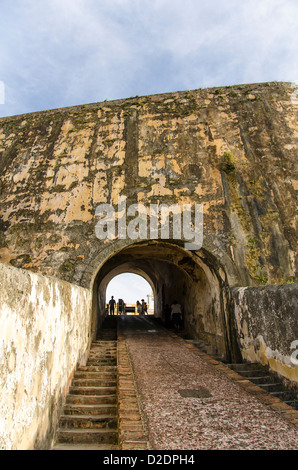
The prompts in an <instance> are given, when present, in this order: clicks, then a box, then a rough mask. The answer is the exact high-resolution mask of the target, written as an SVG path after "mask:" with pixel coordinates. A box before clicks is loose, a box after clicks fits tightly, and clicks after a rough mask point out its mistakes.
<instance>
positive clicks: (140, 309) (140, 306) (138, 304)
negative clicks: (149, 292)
mask: <svg viewBox="0 0 298 470" xmlns="http://www.w3.org/2000/svg"><path fill="white" fill-rule="evenodd" d="M137 314H138V315H142V305H141V302H139V301H138V300H137Z"/></svg>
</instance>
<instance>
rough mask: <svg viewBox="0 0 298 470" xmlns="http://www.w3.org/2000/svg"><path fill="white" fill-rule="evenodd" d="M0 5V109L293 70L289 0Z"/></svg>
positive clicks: (39, 0) (31, 0) (293, 76)
mask: <svg viewBox="0 0 298 470" xmlns="http://www.w3.org/2000/svg"><path fill="white" fill-rule="evenodd" d="M0 7H1V9H0V103H2V104H0V116H9V115H14V114H21V113H27V112H32V111H39V110H44V109H52V108H57V107H65V106H71V105H77V104H85V103H94V102H97V101H103V100H105V99H108V100H113V99H118V98H128V97H131V96H135V95H147V94H155V93H164V92H171V91H180V90H188V89H197V88H207V87H213V86H226V85H234V84H240V83H259V82H266V81H275V80H276V81H296V80H297V79H298V59H297V58H298V41H297V18H298V1H297V0H243V1H239V0H224V1H223V0H14V1H11V0H1V2H0ZM3 86H4V87H5V99H4V100H3V99H2V100H1V96H2V95H3V93H2V91H1V89H2V88H3ZM3 101H4V104H3Z"/></svg>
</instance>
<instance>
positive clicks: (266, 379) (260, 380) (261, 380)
mask: <svg viewBox="0 0 298 470" xmlns="http://www.w3.org/2000/svg"><path fill="white" fill-rule="evenodd" d="M249 380H250V381H251V382H253V383H255V384H256V385H259V384H269V383H272V377H271V376H270V375H261V376H259V377H249Z"/></svg>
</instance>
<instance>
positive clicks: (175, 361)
mask: <svg viewBox="0 0 298 470" xmlns="http://www.w3.org/2000/svg"><path fill="white" fill-rule="evenodd" d="M118 330H119V334H120V335H121V338H122V340H121V344H122V347H124V346H125V350H126V353H127V360H128V361H129V363H130V364H131V367H132V371H133V378H134V381H135V385H136V389H137V401H138V404H139V407H140V410H141V416H142V421H143V423H145V427H146V432H147V435H148V440H149V446H150V448H152V449H155V450H211V449H212V450H232V449H235V450H238V449H239V450H263V449H264V450H297V447H298V433H297V424H298V420H297V416H298V412H297V411H295V410H294V409H293V408H291V407H290V406H288V405H287V404H285V403H283V402H282V401H281V400H280V399H279V398H278V397H274V396H272V395H270V394H269V393H267V392H266V390H264V389H262V388H260V387H259V386H258V385H257V384H254V383H252V382H250V381H249V380H247V379H246V378H245V377H243V376H241V375H239V374H238V373H237V372H236V371H235V370H232V369H231V368H230V367H228V365H225V364H223V363H222V362H219V361H217V360H215V359H214V358H212V357H211V356H209V355H208V354H206V353H204V352H203V351H201V350H200V349H198V348H197V347H196V346H194V345H192V344H189V343H187V342H186V341H185V340H183V339H182V338H180V337H178V336H177V335H175V334H174V333H171V332H170V333H169V332H168V331H166V330H165V329H164V328H162V327H159V326H158V325H157V324H156V323H155V322H153V321H152V320H151V319H150V318H148V317H143V318H142V317H133V316H129V317H121V318H120V319H119V326H118Z"/></svg>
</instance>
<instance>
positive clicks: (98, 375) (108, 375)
mask: <svg viewBox="0 0 298 470" xmlns="http://www.w3.org/2000/svg"><path fill="white" fill-rule="evenodd" d="M86 379H93V380H96V379H98V380H117V374H116V372H115V371H111V372H100V371H77V372H76V373H75V375H74V378H73V380H86Z"/></svg>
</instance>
